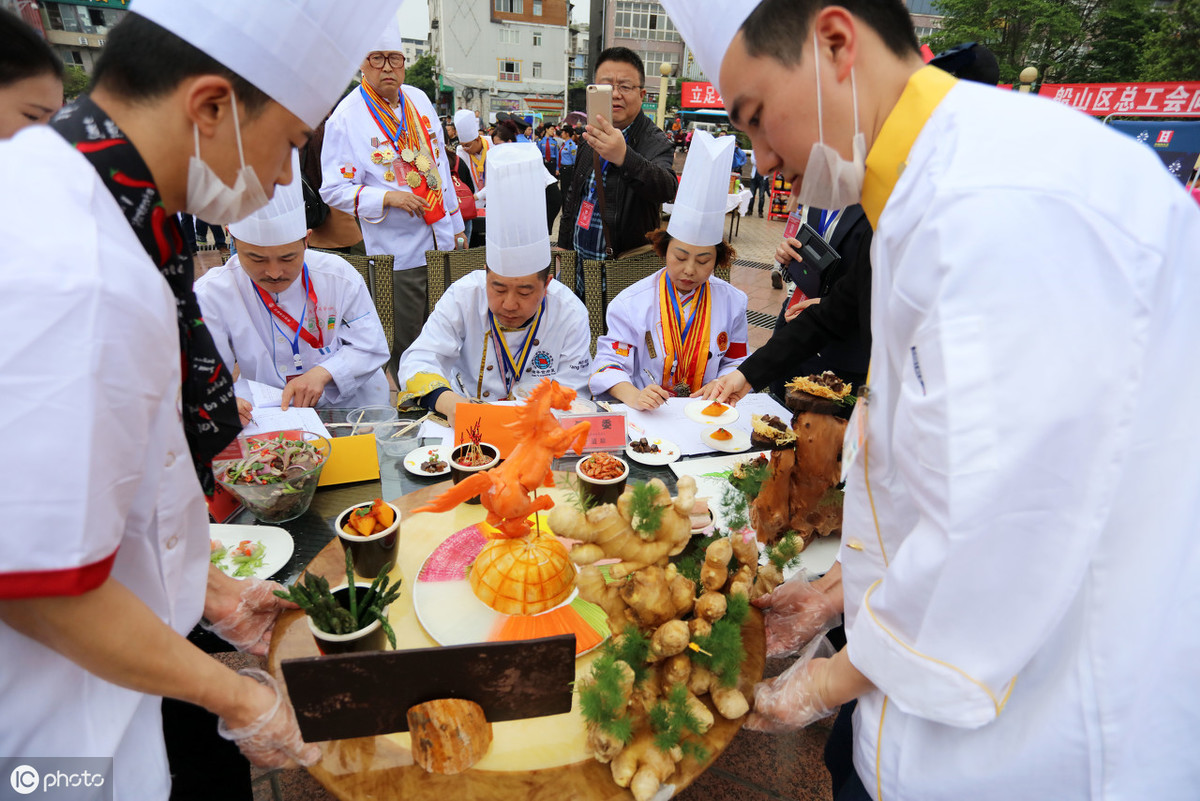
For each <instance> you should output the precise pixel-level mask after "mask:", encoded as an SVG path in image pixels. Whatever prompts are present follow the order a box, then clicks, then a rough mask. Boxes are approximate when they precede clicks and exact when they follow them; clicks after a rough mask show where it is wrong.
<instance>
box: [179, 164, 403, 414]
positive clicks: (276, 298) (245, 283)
mask: <svg viewBox="0 0 1200 801" xmlns="http://www.w3.org/2000/svg"><path fill="white" fill-rule="evenodd" d="M292 175H293V179H292V183H291V184H289V185H287V186H280V187H277V188H276V190H275V197H273V198H271V202H270V203H268V204H267V205H266V206H264V207H263V208H261V209H259V210H258V211H256V212H254V213H253V214H251V215H250V216H249V217H247V218H246V219H244V220H241V221H240V222H236V223H232V224H230V226H229V233H230V234H232V235H233V238H234V239H235V240H237V251H238V252H237V254H236V255H235V256H233V258H231V259H230V260H229V261H228V262H226V263H225V264H224V265H222V266H220V267H217V268H215V269H212V270H209V271H208V272H207V273H205V274H204V275H203V276H201V277H200V279H199V280H198V281H196V297H197V299H198V300H199V301H200V309H201V311H203V312H204V320H205V322H206V323H208V327H209V329H210V330H211V331H212V334H213V340H214V341H215V342H216V343H217V349H218V350H220V352H221V358H222V359H224V360H225V363H226V364H230V365H232V364H234V363H237V365H238V368H239V370H240V374H239V376H238V380H237V383H236V384H235V391H236V392H237V396H238V407H239V411H240V412H241V413H242V415H243V417H244V418H245V417H248V416H249V412H250V408H251V393H250V388H249V385H248V384H247V380H253V381H258V382H260V383H263V384H267V385H269V386H272V387H276V388H278V389H282V390H283V404H282V405H283V408H284V409H287V408H289V406H345V407H356V406H365V405H368V404H386V403H387V402H388V385H387V378H385V377H384V375H383V365H384V363H386V362H387V356H388V349H387V339H386V337H385V336H384V333H383V326H382V325H381V324H380V322H379V315H378V314H377V313H376V311H375V303H374V302H373V301H372V300H371V295H370V293H369V292H368V291H367V285H366V283H365V282H364V281H363V279H362V276H361V275H360V274H359V273H358V271H356V270H355V269H354V268H353V267H351V266H350V264H349V263H348V262H347V261H346V260H345V259H343V258H341V257H340V256H337V255H334V254H332V253H323V252H321V251H318V250H308V249H307V247H306V243H307V240H308V233H309V232H308V229H307V226H306V224H305V218H304V197H303V192H302V191H301V187H300V163H299V158H298V157H296V156H295V155H293V159H292Z"/></svg>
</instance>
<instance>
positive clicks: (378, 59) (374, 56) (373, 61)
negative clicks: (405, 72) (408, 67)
mask: <svg viewBox="0 0 1200 801" xmlns="http://www.w3.org/2000/svg"><path fill="white" fill-rule="evenodd" d="M385 61H386V62H387V63H388V64H391V65H392V66H393V67H395V68H399V67H403V66H404V54H403V53H392V54H391V55H388V54H386V53H371V54H369V55H368V56H367V63H368V64H370V65H371V66H372V67H374V68H375V69H381V68H382V67H383V63H384V62H385Z"/></svg>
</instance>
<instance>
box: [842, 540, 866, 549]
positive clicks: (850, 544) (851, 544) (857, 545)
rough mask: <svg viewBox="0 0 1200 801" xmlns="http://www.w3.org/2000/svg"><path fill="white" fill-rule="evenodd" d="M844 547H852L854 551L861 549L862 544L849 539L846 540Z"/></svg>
mask: <svg viewBox="0 0 1200 801" xmlns="http://www.w3.org/2000/svg"><path fill="white" fill-rule="evenodd" d="M846 547H847V548H852V549H854V550H856V551H861V550H862V549H863V544H862V543H861V542H859V541H858V540H849V541H847V542H846Z"/></svg>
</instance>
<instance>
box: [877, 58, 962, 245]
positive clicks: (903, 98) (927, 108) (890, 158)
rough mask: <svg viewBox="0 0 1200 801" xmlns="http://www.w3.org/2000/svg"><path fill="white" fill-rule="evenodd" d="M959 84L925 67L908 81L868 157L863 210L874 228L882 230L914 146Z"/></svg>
mask: <svg viewBox="0 0 1200 801" xmlns="http://www.w3.org/2000/svg"><path fill="white" fill-rule="evenodd" d="M956 83H958V79H957V78H955V77H954V76H952V75H950V74H949V73H947V72H943V71H942V70H940V69H938V68H937V67H922V68H921V69H919V70H917V71H916V72H914V73H913V74H912V77H911V78H909V79H908V85H907V86H905V87H904V92H903V93H901V95H900V99H899V100H897V101H896V105H895V107H893V108H892V110H891V112H890V113H889V114H888V116H887V119H886V120H884V122H883V127H882V128H880V129H879V137H878V138H877V139H876V140H875V143H874V144H872V145H871V152H870V153H868V154H867V174H866V177H865V178H864V179H863V192H862V206H863V210H864V211H865V212H866V213H867V219H869V220H870V221H871V227H872V228H878V227H879V215H880V214H882V213H883V207H884V206H886V205H887V202H888V198H890V197H891V196H892V190H893V189H895V188H896V182H897V181H899V180H900V176H901V175H902V174H903V173H904V166H905V165H906V164H907V163H908V153H909V151H911V150H912V146H913V142H915V141H917V136H918V135H919V134H920V133H921V130H922V129H923V128H924V127H925V123H926V122H928V121H929V118H930V117H931V116H932V115H933V110H934V109H936V108H937V107H938V104H939V103H941V102H942V98H944V97H945V96H946V93H947V92H949V91H950V90H951V89H953V88H954V85H955V84H956Z"/></svg>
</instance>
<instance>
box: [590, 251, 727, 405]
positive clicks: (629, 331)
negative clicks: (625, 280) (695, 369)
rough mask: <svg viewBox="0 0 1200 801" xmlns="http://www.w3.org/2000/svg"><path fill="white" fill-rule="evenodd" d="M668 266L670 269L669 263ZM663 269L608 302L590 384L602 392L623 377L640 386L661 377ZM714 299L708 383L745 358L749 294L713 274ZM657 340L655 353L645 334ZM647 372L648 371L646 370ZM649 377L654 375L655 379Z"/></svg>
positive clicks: (594, 391)
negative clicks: (661, 293) (660, 302)
mask: <svg viewBox="0 0 1200 801" xmlns="http://www.w3.org/2000/svg"><path fill="white" fill-rule="evenodd" d="M664 269H665V268H664ZM662 272H663V271H662V270H658V271H657V272H655V273H654V274H653V275H648V276H646V277H645V278H643V279H642V280H640V281H638V282H637V283H636V284H634V285H633V286H629V287H626V288H625V289H623V290H621V292H620V293H618V294H617V296H616V297H615V298H613V299H612V302H611V303H609V304H608V314H607V320H608V331H607V333H605V335H604V336H602V337H600V338H599V339H598V340H596V357H595V358H594V359H593V360H592V367H591V377H590V378H589V380H588V387H589V388H590V389H591V390H592V394H593V395H595V396H597V397H599V395H600V394H601V393H603V392H608V390H610V389H612V388H613V387H614V386H616V385H617V384H619V383H621V382H622V381H628V382H630V383H631V384H633V385H634V386H635V387H637V388H638V389H643V388H644V387H646V386H648V385H650V384H652V383H653V384H657V383H659V382H661V381H662V372H663V354H664V353H665V352H666V350H665V348H663V325H662V317H661V315H660V314H659V305H658V299H659V286H658V282H659V278H660V276H661V275H662ZM708 291H709V296H710V297H711V299H712V305H711V312H710V319H711V320H712V325H711V328H710V334H709V350H708V352H709V357H708V366H707V367H706V368H705V369H704V383H706V384H707V383H708V382H709V381H712V380H713V379H714V378H719V377H720V376H723V375H725V374H726V373H731V372H733V371H734V370H736V369H737V367H738V365H739V364H741V363H742V362H743V361H745V360H746V356H747V350H746V337H747V327H746V293H745V292H743V291H742V290H740V289H738V288H737V287H735V286H733V285H732V284H730V283H729V282H728V281H723V280H722V279H720V278H717V277H716V276H715V275H714V276H711V277H710V278H709V279H708ZM647 336H649V337H651V338H652V340H653V344H654V348H653V353H651V351H650V349H648V348H647V346H646V337H647ZM647 371H648V372H647ZM650 376H654V380H653V381H651V379H650Z"/></svg>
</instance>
